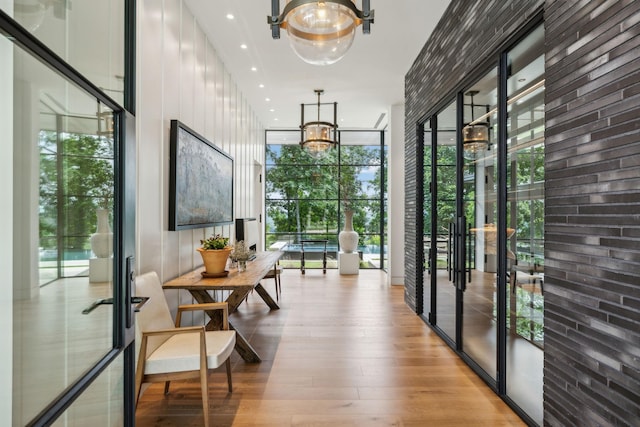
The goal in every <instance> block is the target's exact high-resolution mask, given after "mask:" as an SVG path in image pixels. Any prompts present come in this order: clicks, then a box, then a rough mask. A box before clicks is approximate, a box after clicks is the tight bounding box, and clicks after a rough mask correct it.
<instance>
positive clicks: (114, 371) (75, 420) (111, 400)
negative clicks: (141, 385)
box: [52, 354, 124, 427]
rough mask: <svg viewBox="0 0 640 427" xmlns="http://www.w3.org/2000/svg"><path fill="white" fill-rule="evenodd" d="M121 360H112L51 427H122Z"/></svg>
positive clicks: (122, 366) (122, 370)
mask: <svg viewBox="0 0 640 427" xmlns="http://www.w3.org/2000/svg"><path fill="white" fill-rule="evenodd" d="M123 357H124V356H123V355H122V354H121V355H120V356H119V357H118V358H117V359H116V360H114V361H113V362H112V363H111V364H110V365H109V367H108V368H107V369H106V370H105V371H104V372H103V373H102V374H101V375H100V376H99V377H98V378H97V379H96V380H95V381H94V382H93V383H92V384H91V385H90V386H89V388H87V389H86V390H85V391H84V392H83V393H82V395H81V396H80V397H79V398H78V400H76V401H75V402H73V404H71V406H70V407H69V408H68V409H67V410H66V411H65V412H64V413H63V414H62V415H61V416H60V418H58V419H57V420H56V421H55V422H54V423H53V424H52V426H54V427H69V426H95V427H98V426H100V427H121V426H123V425H124V407H123V401H124V399H123V396H122V395H123V390H124V385H123V381H124V378H123V372H124V362H123ZM96 402H100V404H99V405H96Z"/></svg>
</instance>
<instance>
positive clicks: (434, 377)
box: [136, 270, 525, 427]
mask: <svg viewBox="0 0 640 427" xmlns="http://www.w3.org/2000/svg"><path fill="white" fill-rule="evenodd" d="M385 281H386V275H385V273H384V272H381V271H379V270H361V271H360V274H359V275H357V276H340V275H339V274H338V271H337V270H328V271H327V274H326V275H323V274H322V271H321V270H308V271H307V274H306V275H304V276H303V275H301V274H300V271H299V270H285V271H284V272H283V274H282V297H281V299H280V307H281V308H280V310H275V311H269V308H268V307H267V306H266V305H265V304H264V303H263V301H262V300H261V299H260V297H259V296H258V295H257V294H255V293H254V294H252V295H250V296H249V299H248V301H247V302H246V303H244V304H242V305H241V306H240V308H239V310H238V312H236V313H235V314H233V315H232V317H231V319H232V321H233V322H234V324H235V326H236V328H237V329H238V330H241V331H242V332H243V333H244V334H245V336H246V337H247V338H248V339H249V342H250V343H251V344H252V345H253V346H254V348H255V349H256V350H257V352H258V354H260V356H261V357H262V359H263V361H262V362H261V363H258V364H249V363H246V362H244V361H243V360H242V359H241V358H240V357H239V356H238V355H237V353H234V355H233V356H232V361H233V384H234V391H233V393H227V388H226V380H225V374H224V370H217V371H216V372H215V373H214V374H212V376H211V381H210V393H209V396H210V399H211V400H210V408H211V409H210V412H211V419H210V423H211V425H212V426H216V427H223V426H235V427H244V426H278V427H283V426H296V427H301V426H332V427H337V426H358V427H362V426H365V427H368V426H372V427H377V426H405V427H418V426H420V427H424V426H438V427H439V426H492V427H494V426H522V425H525V424H524V423H523V422H522V421H521V420H520V419H519V418H518V416H517V415H516V414H515V413H514V412H513V411H512V410H511V409H510V408H509V407H507V405H506V404H505V403H504V402H502V400H500V398H498V397H497V396H496V395H495V394H494V393H493V392H492V391H491V390H490V389H489V388H488V387H487V386H486V385H485V384H484V382H483V381H482V380H481V379H480V378H478V377H477V376H476V375H475V374H474V373H473V372H472V371H471V369H470V368H468V367H467V366H466V365H465V364H464V362H462V361H461V360H460V359H459V358H458V357H457V356H456V355H455V354H454V353H453V352H452V351H451V350H450V349H449V347H448V346H447V345H446V344H445V343H444V342H443V341H442V340H441V339H440V338H439V337H437V336H436V334H435V333H433V332H432V331H431V330H430V329H429V328H428V327H427V326H426V325H425V324H424V322H422V320H420V319H419V318H418V316H416V315H415V314H414V313H413V312H412V311H411V310H410V309H409V308H408V307H407V306H406V305H405V303H404V301H403V292H404V289H403V287H401V286H392V287H388V286H387V285H386V284H385ZM263 285H264V286H265V288H266V289H267V290H268V291H269V292H270V293H271V294H272V295H275V291H274V284H273V280H268V281H265V282H263ZM200 399H201V396H200V387H199V383H198V382H174V383H172V384H171V390H170V392H169V394H168V395H166V396H165V395H164V394H163V385H162V384H154V385H152V386H150V387H149V388H148V389H147V390H146V391H145V393H144V394H143V395H142V397H141V398H140V403H139V404H138V409H137V413H136V425H137V426H141V427H144V426H165V427H170V426H176V427H177V426H180V427H184V426H201V425H202V422H203V420H202V406H201V405H202V404H201V400H200Z"/></svg>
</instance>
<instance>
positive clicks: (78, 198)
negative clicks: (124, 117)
mask: <svg viewBox="0 0 640 427" xmlns="http://www.w3.org/2000/svg"><path fill="white" fill-rule="evenodd" d="M14 52H15V56H14V67H15V68H14V73H13V75H14V82H13V88H14V111H17V112H18V111H19V112H20V114H19V115H20V117H21V119H20V120H19V121H16V122H15V123H16V125H15V127H14V139H15V140H14V150H15V151H16V158H17V159H20V162H21V163H20V167H18V168H16V169H15V171H14V174H15V179H14V182H15V183H16V184H15V185H16V189H15V191H16V192H18V193H21V194H34V195H38V196H36V197H33V198H25V201H24V202H20V203H17V204H16V207H15V208H14V209H16V210H17V212H22V213H23V214H24V215H14V224H13V225H14V230H16V233H15V235H16V236H33V237H32V238H30V237H25V238H24V239H23V240H22V241H21V245H20V246H19V249H18V250H17V252H16V253H15V256H16V257H20V258H22V259H23V260H28V262H27V261H25V262H24V263H23V264H22V265H23V267H22V268H24V270H21V269H17V271H16V272H15V275H14V277H16V278H18V279H17V280H16V283H14V296H15V300H14V303H13V314H14V318H13V321H14V329H13V337H14V348H13V360H14V365H13V378H14V383H13V411H14V413H13V418H14V421H15V425H24V424H26V423H27V422H28V421H30V420H31V419H32V418H33V417H34V416H35V415H36V414H37V413H39V412H40V411H41V410H42V409H43V408H44V407H45V406H47V405H48V404H49V403H50V402H52V401H53V400H54V399H55V398H56V397H57V396H58V395H59V394H60V393H61V392H62V391H63V390H64V389H65V388H67V387H69V386H70V385H71V384H72V383H74V382H75V381H76V380H77V379H78V378H80V377H81V376H82V375H83V374H84V373H85V372H86V371H87V370H88V369H90V368H91V367H92V366H94V365H95V364H96V362H97V361H99V360H100V359H101V358H102V357H104V355H105V354H106V353H107V352H108V351H109V350H110V349H111V348H112V347H113V342H112V339H113V338H112V337H113V306H112V305H101V306H98V307H97V308H96V309H95V310H93V311H92V312H91V313H90V314H83V310H84V309H85V308H87V307H88V306H90V305H91V304H92V303H93V302H94V301H96V300H98V299H103V298H109V297H112V296H113V283H112V275H113V273H112V272H113V254H112V248H113V236H112V234H111V229H110V228H111V219H112V217H113V196H114V154H113V153H114V150H113V143H114V141H113V134H112V131H109V130H108V127H107V128H105V126H108V125H110V122H111V119H112V118H113V114H112V113H111V111H109V110H108V109H106V108H104V106H103V105H100V104H99V103H98V102H97V101H96V99H95V98H92V97H90V96H89V95H87V94H86V93H84V92H83V91H81V90H80V89H78V88H77V87H76V86H74V85H73V84H72V83H70V82H69V81H66V80H65V79H63V78H62V77H60V76H58V75H57V74H55V73H54V72H53V71H51V70H50V69H49V68H47V67H45V66H44V65H42V64H41V63H40V62H38V61H36V60H35V59H33V58H32V57H30V56H29V55H27V54H26V53H24V51H22V50H20V49H19V48H18V47H15V49H14ZM97 112H102V113H104V116H103V117H102V118H99V117H98V115H97ZM101 121H102V123H101ZM34 177H35V178H34ZM100 212H102V213H100ZM98 232H102V234H103V235H104V237H103V239H102V240H103V241H102V242H100V244H98V243H97V242H94V243H95V244H93V245H92V236H95V235H96V234H97V233H98ZM94 240H95V239H94ZM38 273H39V275H38ZM38 276H39V277H38ZM41 285H44V286H41Z"/></svg>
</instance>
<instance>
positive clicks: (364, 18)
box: [267, 0, 373, 65]
mask: <svg viewBox="0 0 640 427" xmlns="http://www.w3.org/2000/svg"><path fill="white" fill-rule="evenodd" d="M362 8H363V10H362V11H360V10H358V9H357V8H356V6H355V4H354V2H353V1H352V0H288V2H287V5H286V6H285V8H284V11H283V12H282V14H281V15H278V13H279V10H280V4H279V1H278V0H272V2H271V12H272V16H268V17H267V20H268V23H269V24H270V25H271V30H272V36H273V38H274V39H277V38H280V28H285V29H286V30H287V34H288V35H289V43H290V45H291V48H292V49H293V51H294V52H295V53H296V55H298V56H299V57H300V58H301V59H302V60H303V61H305V62H308V63H309V64H313V65H329V64H333V63H335V62H337V61H338V60H340V59H341V58H342V57H343V56H344V55H345V54H346V53H347V51H348V50H349V48H350V47H351V45H352V44H353V39H354V37H355V33H356V27H357V26H358V25H361V24H362V31H363V32H364V33H365V34H367V33H369V32H370V31H371V30H370V28H371V27H370V25H371V23H373V11H372V10H370V9H369V1H368V0H364V1H363V7H362Z"/></svg>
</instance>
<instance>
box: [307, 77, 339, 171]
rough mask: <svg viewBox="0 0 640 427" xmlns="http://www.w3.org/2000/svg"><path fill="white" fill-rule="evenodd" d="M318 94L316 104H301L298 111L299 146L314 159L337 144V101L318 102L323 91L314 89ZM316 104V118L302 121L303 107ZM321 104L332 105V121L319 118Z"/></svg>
mask: <svg viewBox="0 0 640 427" xmlns="http://www.w3.org/2000/svg"><path fill="white" fill-rule="evenodd" d="M314 92H315V93H316V95H318V103H317V104H301V105H300V107H301V113H300V117H301V119H300V137H301V141H300V146H301V147H302V149H303V150H304V151H306V152H307V153H308V154H309V155H310V156H311V157H313V158H314V159H319V158H322V157H323V156H324V155H325V154H326V152H327V150H328V149H329V148H334V147H336V146H337V145H338V140H337V137H338V132H337V129H338V125H337V124H336V123H337V118H338V103H337V102H333V103H325V104H321V103H320V95H322V94H323V93H324V90H322V89H316V90H314ZM311 105H316V107H317V109H318V115H317V120H316V121H313V122H307V123H305V122H304V112H305V107H308V106H311ZM323 105H333V123H331V122H327V121H322V120H320V108H321V106H323Z"/></svg>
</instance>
